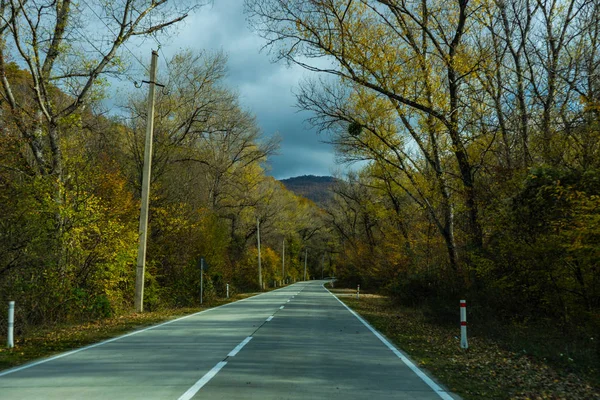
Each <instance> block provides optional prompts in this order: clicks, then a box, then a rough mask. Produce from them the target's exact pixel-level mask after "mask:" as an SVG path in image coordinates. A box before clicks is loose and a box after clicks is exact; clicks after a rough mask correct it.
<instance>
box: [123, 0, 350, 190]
mask: <svg viewBox="0 0 600 400" xmlns="http://www.w3.org/2000/svg"><path fill="white" fill-rule="evenodd" d="M263 44H264V40H263V39H261V38H260V37H258V36H257V35H256V34H255V33H253V32H252V31H251V30H250V28H249V26H248V23H247V22H246V17H245V15H244V13H243V0H215V1H214V4H213V5H209V6H205V7H203V8H201V9H199V10H198V11H196V12H195V13H194V14H191V15H189V16H188V18H186V20H185V22H184V23H183V24H182V25H181V26H179V29H178V31H177V33H176V34H175V35H174V36H173V37H171V38H170V39H169V40H165V41H164V42H163V43H162V47H161V50H160V52H159V56H160V57H161V58H165V57H168V58H170V57H171V56H172V55H173V54H175V53H176V52H177V51H178V50H180V49H182V48H190V49H193V50H208V51H210V50H223V51H224V52H225V53H226V54H227V55H228V58H229V63H228V68H229V77H228V79H227V84H228V86H229V87H230V88H232V89H234V90H236V91H237V92H238V93H239V95H240V100H241V103H242V105H243V106H244V107H245V108H246V109H248V110H249V111H250V112H252V113H253V114H254V115H256V117H257V120H258V124H259V126H260V128H261V129H262V131H263V134H264V135H273V134H275V133H279V135H280V137H281V147H280V150H279V154H278V155H275V156H273V157H271V158H270V160H269V164H270V167H271V170H270V171H268V173H269V174H270V175H273V176H274V177H275V178H277V179H284V178H289V177H293V176H299V175H331V174H333V173H334V172H335V171H337V170H339V169H340V167H339V166H337V165H336V164H335V162H334V154H333V149H332V147H331V146H330V145H328V144H324V143H322V140H323V139H324V138H323V137H321V136H319V135H317V133H316V132H315V131H314V130H311V129H310V127H309V126H308V124H307V123H306V122H304V120H305V119H306V118H307V117H308V115H309V114H307V112H299V111H298V109H297V108H295V102H296V100H295V97H294V94H293V93H292V90H293V89H294V88H296V87H297V85H298V82H299V81H300V80H301V79H302V78H303V77H306V76H307V75H308V74H310V72H308V71H306V70H303V69H302V68H300V67H291V68H290V67H288V66H286V65H285V63H277V64H273V63H271V61H270V57H269V55H268V54H267V52H266V51H263V52H261V51H260V49H261V47H262V46H263ZM150 47H153V48H156V44H155V43H148V42H147V43H144V45H142V46H140V47H132V45H130V46H129V48H130V50H131V51H132V52H133V53H135V54H136V55H138V56H139V58H140V59H142V61H144V62H146V63H148V62H149V58H150V50H149V48H150ZM144 48H147V49H148V50H147V51H146V50H142V49H144ZM142 51H144V53H142ZM146 52H147V53H148V54H145V53H146ZM159 65H160V64H159ZM159 68H160V67H159ZM146 79H147V78H146Z"/></svg>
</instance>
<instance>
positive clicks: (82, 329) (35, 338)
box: [0, 293, 258, 370]
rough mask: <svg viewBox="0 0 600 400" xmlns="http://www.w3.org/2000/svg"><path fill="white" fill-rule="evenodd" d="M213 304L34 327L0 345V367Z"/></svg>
mask: <svg viewBox="0 0 600 400" xmlns="http://www.w3.org/2000/svg"><path fill="white" fill-rule="evenodd" d="M255 294H258V293H245V294H238V295H236V296H233V297H232V298H230V299H228V300H227V299H219V300H215V301H213V302H212V303H210V306H211V307H215V306H219V305H222V304H226V303H230V302H232V301H237V300H241V299H243V298H246V297H250V296H253V295H255ZM211 307H195V308H177V309H165V310H160V311H153V312H144V313H141V314H137V313H131V314H126V315H121V316H118V317H113V318H106V319H102V320H99V321H91V322H86V323H73V324H62V325H53V326H46V327H40V328H36V329H32V330H30V331H29V332H27V334H26V336H21V337H16V338H15V347H14V348H12V349H8V348H5V347H1V348H0V370H3V369H8V368H12V367H16V366H19V365H21V364H24V363H27V362H29V361H33V360H36V359H39V358H45V357H50V356H52V355H55V354H58V353H63V352H66V351H69V350H73V349H77V348H80V347H83V346H87V345H90V344H93V343H97V342H100V341H102V340H107V339H111V338H114V337H116V336H120V335H123V334H126V333H129V332H132V331H136V330H139V329H142V328H145V327H148V326H151V325H155V324H158V323H161V322H165V321H168V320H171V319H175V318H178V317H182V316H184V315H188V314H193V313H196V312H199V311H202V310H206V309H208V308H211ZM0 341H1V342H0V343H6V337H5V336H4V337H2V336H0Z"/></svg>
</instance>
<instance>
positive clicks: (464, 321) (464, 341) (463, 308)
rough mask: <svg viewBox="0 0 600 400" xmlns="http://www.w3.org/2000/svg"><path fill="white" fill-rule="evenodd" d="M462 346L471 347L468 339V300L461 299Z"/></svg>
mask: <svg viewBox="0 0 600 400" xmlns="http://www.w3.org/2000/svg"><path fill="white" fill-rule="evenodd" d="M460 347H461V348H462V349H468V348H469V342H468V341H467V301H466V300H461V301H460Z"/></svg>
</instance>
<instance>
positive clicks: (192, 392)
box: [178, 361, 227, 400]
mask: <svg viewBox="0 0 600 400" xmlns="http://www.w3.org/2000/svg"><path fill="white" fill-rule="evenodd" d="M225 365H227V361H221V362H219V363H218V364H217V365H215V366H214V367H212V369H211V370H210V371H208V372H207V373H206V374H205V375H204V376H203V377H202V378H200V379H199V380H198V382H196V383H195V384H194V386H192V387H191V388H189V389H188V390H187V391H186V392H185V393H184V394H182V395H181V396H179V399H178V400H190V399H191V398H192V397H194V395H195V394H196V393H198V391H199V390H200V389H202V387H203V386H204V385H206V384H207V383H208V382H209V381H210V380H211V379H212V378H214V376H215V375H216V374H218V373H219V371H220V370H221V368H223V367H224V366H225Z"/></svg>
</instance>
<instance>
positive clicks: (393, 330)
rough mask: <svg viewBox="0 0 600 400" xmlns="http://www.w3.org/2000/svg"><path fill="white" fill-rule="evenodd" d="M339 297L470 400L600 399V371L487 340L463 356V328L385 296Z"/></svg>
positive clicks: (478, 340)
mask: <svg viewBox="0 0 600 400" xmlns="http://www.w3.org/2000/svg"><path fill="white" fill-rule="evenodd" d="M333 292H334V293H336V292H338V291H337V290H333ZM338 295H339V297H340V299H341V300H342V301H344V302H345V303H346V304H347V305H348V306H349V307H351V308H352V309H354V310H355V311H356V312H358V313H359V314H360V315H362V316H363V317H364V318H365V319H366V320H367V321H369V323H371V324H372V325H373V326H374V327H375V328H377V329H378V330H379V331H380V332H382V333H383V334H384V335H386V336H387V337H388V338H389V339H391V340H392V341H393V342H394V343H395V344H396V345H397V346H398V347H399V348H401V349H402V350H404V351H405V352H406V353H407V354H409V355H410V356H411V358H412V359H413V360H414V361H415V362H416V363H417V364H418V365H419V366H420V367H423V368H424V369H426V370H428V371H430V372H431V374H432V375H433V376H435V377H436V378H437V379H438V380H439V381H440V382H442V383H443V384H444V385H445V386H446V387H448V388H449V389H450V390H452V391H453V392H455V393H457V394H459V395H460V396H462V397H463V398H464V399H466V400H471V399H473V400H475V399H477V400H479V399H498V400H504V399H523V400H524V399H532V400H533V399H536V400H537V399H574V400H578V399H581V400H584V399H585V400H590V399H600V388H599V387H598V385H597V380H596V379H595V377H597V374H598V371H597V370H590V371H588V372H589V374H584V375H582V374H575V373H573V372H572V371H573V370H572V369H563V368H557V367H556V366H554V365H550V364H548V363H547V362H545V361H544V360H543V359H539V358H536V357H534V356H531V355H528V354H523V353H522V352H521V353H519V352H515V351H511V350H509V349H508V348H507V347H505V346H503V345H502V343H500V342H498V341H496V340H493V339H492V338H490V337H484V336H475V335H470V337H469V349H468V350H463V349H461V348H460V343H459V337H458V335H459V327H458V325H457V326H456V327H448V326H441V325H438V324H435V323H433V322H432V321H431V320H429V319H428V318H427V317H426V315H425V313H424V312H423V310H420V309H412V308H407V307H402V306H398V305H396V304H393V303H392V302H391V301H390V300H389V299H388V298H387V297H384V296H376V295H368V294H362V293H361V296H360V300H356V297H355V296H352V295H350V294H349V293H348V292H341V294H338ZM594 375H595V376H594Z"/></svg>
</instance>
